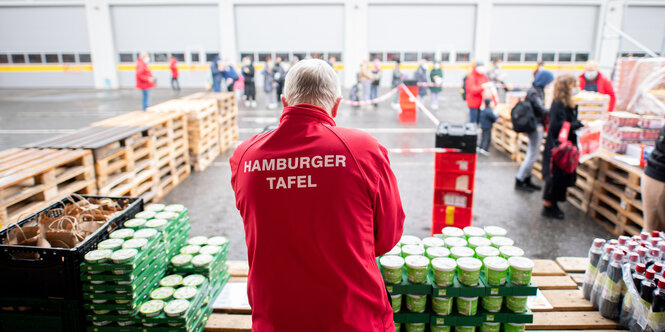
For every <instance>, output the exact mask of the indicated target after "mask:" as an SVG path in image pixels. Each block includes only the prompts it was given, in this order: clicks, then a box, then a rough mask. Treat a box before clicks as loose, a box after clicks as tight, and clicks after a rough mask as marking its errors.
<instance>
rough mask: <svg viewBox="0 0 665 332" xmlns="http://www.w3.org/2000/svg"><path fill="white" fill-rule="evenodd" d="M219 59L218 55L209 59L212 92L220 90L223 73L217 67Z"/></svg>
mask: <svg viewBox="0 0 665 332" xmlns="http://www.w3.org/2000/svg"><path fill="white" fill-rule="evenodd" d="M220 61H221V59H220V57H219V55H217V56H215V58H214V59H213V60H212V61H210V74H211V75H212V92H221V91H222V79H223V78H224V74H223V73H222V70H220V69H219V66H220V63H219V62H220Z"/></svg>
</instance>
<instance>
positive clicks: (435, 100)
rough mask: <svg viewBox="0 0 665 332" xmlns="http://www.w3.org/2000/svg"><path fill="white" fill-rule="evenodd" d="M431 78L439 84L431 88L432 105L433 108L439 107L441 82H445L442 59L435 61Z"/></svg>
mask: <svg viewBox="0 0 665 332" xmlns="http://www.w3.org/2000/svg"><path fill="white" fill-rule="evenodd" d="M429 79H430V80H431V81H432V83H435V84H437V85H436V86H432V87H430V88H429V92H430V106H431V107H432V109H433V110H436V109H439V94H440V93H441V90H443V89H442V88H441V84H443V71H442V70H441V61H437V62H435V63H434V68H433V69H432V71H430V72H429Z"/></svg>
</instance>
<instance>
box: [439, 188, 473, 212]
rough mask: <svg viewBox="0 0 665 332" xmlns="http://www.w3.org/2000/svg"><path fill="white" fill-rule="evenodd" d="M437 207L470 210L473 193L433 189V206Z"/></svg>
mask: <svg viewBox="0 0 665 332" xmlns="http://www.w3.org/2000/svg"><path fill="white" fill-rule="evenodd" d="M439 205H445V206H454V207H459V208H466V209H472V208H473V193H472V192H470V191H468V192H462V191H457V190H447V189H436V188H434V206H439Z"/></svg>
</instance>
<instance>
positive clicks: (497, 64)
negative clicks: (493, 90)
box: [487, 59, 509, 91]
mask: <svg viewBox="0 0 665 332" xmlns="http://www.w3.org/2000/svg"><path fill="white" fill-rule="evenodd" d="M502 63H503V60H501V59H494V60H492V67H490V69H489V70H488V72H487V78H489V80H490V82H492V83H494V84H495V85H496V86H497V87H499V88H501V90H504V91H508V90H509V88H508V87H507V85H506V73H504V72H503V70H501V64H502Z"/></svg>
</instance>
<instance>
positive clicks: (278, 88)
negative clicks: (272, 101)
mask: <svg viewBox="0 0 665 332" xmlns="http://www.w3.org/2000/svg"><path fill="white" fill-rule="evenodd" d="M272 75H273V80H274V81H275V83H276V85H275V94H276V97H277V99H276V100H279V99H280V98H281V97H282V89H284V78H285V77H286V72H285V71H284V67H282V57H279V56H278V57H275V65H274V66H273V68H272Z"/></svg>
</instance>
